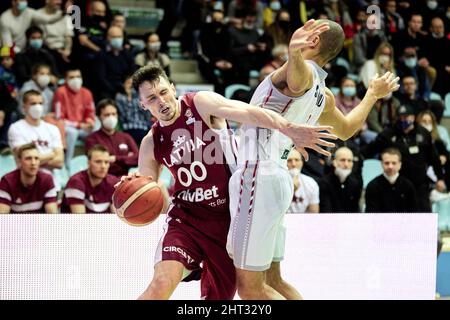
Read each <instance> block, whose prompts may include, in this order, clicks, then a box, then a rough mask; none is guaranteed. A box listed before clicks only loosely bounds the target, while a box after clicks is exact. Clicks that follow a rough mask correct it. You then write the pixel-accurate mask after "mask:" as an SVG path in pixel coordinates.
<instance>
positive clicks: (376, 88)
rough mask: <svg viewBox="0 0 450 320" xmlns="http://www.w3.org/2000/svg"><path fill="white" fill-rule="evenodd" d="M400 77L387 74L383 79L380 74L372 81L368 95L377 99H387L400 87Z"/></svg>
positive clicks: (390, 73)
mask: <svg viewBox="0 0 450 320" xmlns="http://www.w3.org/2000/svg"><path fill="white" fill-rule="evenodd" d="M398 80H400V78H399V77H395V75H394V74H393V73H392V72H389V71H388V72H386V73H385V74H384V75H382V76H381V77H380V76H378V74H375V76H374V77H373V78H372V79H371V80H370V82H369V89H368V90H367V93H369V94H371V95H373V96H374V97H375V98H376V99H381V98H384V97H386V96H387V95H388V94H389V93H391V92H393V91H397V90H398V88H399V87H400V85H399V84H398Z"/></svg>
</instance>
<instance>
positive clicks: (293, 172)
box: [289, 168, 300, 177]
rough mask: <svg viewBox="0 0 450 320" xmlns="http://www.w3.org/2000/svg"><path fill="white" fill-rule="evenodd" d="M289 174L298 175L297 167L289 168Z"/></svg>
mask: <svg viewBox="0 0 450 320" xmlns="http://www.w3.org/2000/svg"><path fill="white" fill-rule="evenodd" d="M289 174H290V175H291V177H297V176H299V175H300V170H299V169H297V168H292V169H289Z"/></svg>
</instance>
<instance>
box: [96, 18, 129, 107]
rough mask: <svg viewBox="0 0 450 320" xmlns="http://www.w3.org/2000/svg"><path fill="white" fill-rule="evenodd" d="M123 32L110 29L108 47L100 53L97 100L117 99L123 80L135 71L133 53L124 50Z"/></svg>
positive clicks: (97, 70) (97, 72) (97, 73)
mask: <svg viewBox="0 0 450 320" xmlns="http://www.w3.org/2000/svg"><path fill="white" fill-rule="evenodd" d="M123 39H124V38H123V32H122V29H120V28H118V27H110V28H109V29H108V34H107V40H108V45H107V48H106V49H105V50H102V52H101V53H100V55H99V57H98V60H97V63H96V70H95V71H96V72H95V74H96V75H97V77H98V80H99V89H100V92H99V94H98V93H97V96H96V98H97V99H98V98H99V97H101V98H111V99H113V98H115V96H116V93H118V92H120V91H121V90H122V86H123V79H125V77H126V76H127V75H128V74H131V73H133V72H134V71H135V69H136V68H135V64H134V60H133V57H132V55H131V53H130V52H129V51H128V50H125V49H124V48H123Z"/></svg>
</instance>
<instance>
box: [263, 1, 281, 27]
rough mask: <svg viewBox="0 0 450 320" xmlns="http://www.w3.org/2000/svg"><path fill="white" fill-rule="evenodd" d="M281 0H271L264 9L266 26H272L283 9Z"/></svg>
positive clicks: (264, 23)
mask: <svg viewBox="0 0 450 320" xmlns="http://www.w3.org/2000/svg"><path fill="white" fill-rule="evenodd" d="M282 7H283V6H282V5H281V2H280V1H278V0H270V1H269V4H268V6H267V7H265V8H264V10H263V25H264V28H267V27H268V26H270V25H271V24H272V23H273V22H275V20H276V16H277V14H278V13H279V12H280V10H281V9H282Z"/></svg>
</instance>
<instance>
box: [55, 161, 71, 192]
mask: <svg viewBox="0 0 450 320" xmlns="http://www.w3.org/2000/svg"><path fill="white" fill-rule="evenodd" d="M53 175H54V176H55V178H56V181H59V183H60V187H61V189H63V188H65V187H66V185H67V182H68V181H69V178H70V177H69V171H68V170H67V168H66V166H63V167H62V168H61V169H55V170H53Z"/></svg>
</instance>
